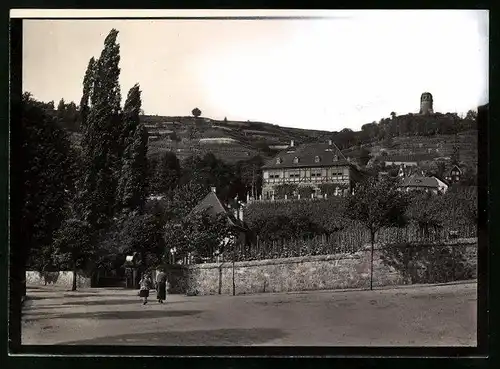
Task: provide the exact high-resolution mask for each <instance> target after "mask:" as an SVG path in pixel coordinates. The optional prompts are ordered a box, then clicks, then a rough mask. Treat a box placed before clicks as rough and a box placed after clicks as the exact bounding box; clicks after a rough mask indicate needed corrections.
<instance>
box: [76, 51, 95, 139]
mask: <svg viewBox="0 0 500 369" xmlns="http://www.w3.org/2000/svg"><path fill="white" fill-rule="evenodd" d="M95 67H96V61H95V59H94V57H92V58H90V60H89V64H88V66H87V71H86V72H85V77H84V78H83V94H82V99H81V100H80V119H81V122H80V127H81V129H82V130H83V129H85V127H86V126H87V125H86V123H87V117H88V114H89V110H90V96H91V95H92V89H93V87H94V78H95Z"/></svg>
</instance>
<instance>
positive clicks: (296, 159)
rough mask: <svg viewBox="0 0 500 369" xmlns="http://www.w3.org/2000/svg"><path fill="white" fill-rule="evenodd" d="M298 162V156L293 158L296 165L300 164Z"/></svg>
mask: <svg viewBox="0 0 500 369" xmlns="http://www.w3.org/2000/svg"><path fill="white" fill-rule="evenodd" d="M298 162H299V158H298V157H297V156H296V157H294V158H293V163H294V164H298Z"/></svg>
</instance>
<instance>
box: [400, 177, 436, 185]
mask: <svg viewBox="0 0 500 369" xmlns="http://www.w3.org/2000/svg"><path fill="white" fill-rule="evenodd" d="M401 187H422V188H439V187H440V186H439V181H438V180H437V179H436V178H434V177H422V176H417V175H412V176H410V177H407V178H405V179H404V180H403V183H402V184H401Z"/></svg>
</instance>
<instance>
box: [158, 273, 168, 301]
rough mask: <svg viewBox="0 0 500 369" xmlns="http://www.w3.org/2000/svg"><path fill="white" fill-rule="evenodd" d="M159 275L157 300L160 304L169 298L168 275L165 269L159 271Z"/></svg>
mask: <svg viewBox="0 0 500 369" xmlns="http://www.w3.org/2000/svg"><path fill="white" fill-rule="evenodd" d="M158 271H159V273H158V274H157V275H156V298H157V299H158V302H159V303H160V304H163V301H165V299H166V298H167V275H166V274H165V271H164V270H163V268H159V269H158Z"/></svg>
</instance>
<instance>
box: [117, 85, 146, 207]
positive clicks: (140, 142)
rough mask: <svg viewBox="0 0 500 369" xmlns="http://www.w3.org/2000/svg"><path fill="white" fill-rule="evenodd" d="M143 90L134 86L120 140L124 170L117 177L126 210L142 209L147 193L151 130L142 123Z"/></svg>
mask: <svg viewBox="0 0 500 369" xmlns="http://www.w3.org/2000/svg"><path fill="white" fill-rule="evenodd" d="M140 111H141V91H140V89H139V85H138V84H136V85H135V86H134V87H132V88H131V89H130V91H129V93H128V95H127V100H126V101H125V106H124V108H123V130H122V135H121V140H120V141H121V142H122V145H123V154H122V155H121V157H122V160H121V163H122V165H121V171H120V178H119V180H118V189H117V202H118V204H117V205H118V208H119V209H121V210H125V211H134V210H137V211H142V210H143V206H144V203H145V200H146V196H147V179H148V165H147V164H148V163H147V149H148V146H147V144H148V133H147V130H146V128H145V127H144V124H142V123H141V122H140V119H139V114H140Z"/></svg>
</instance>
